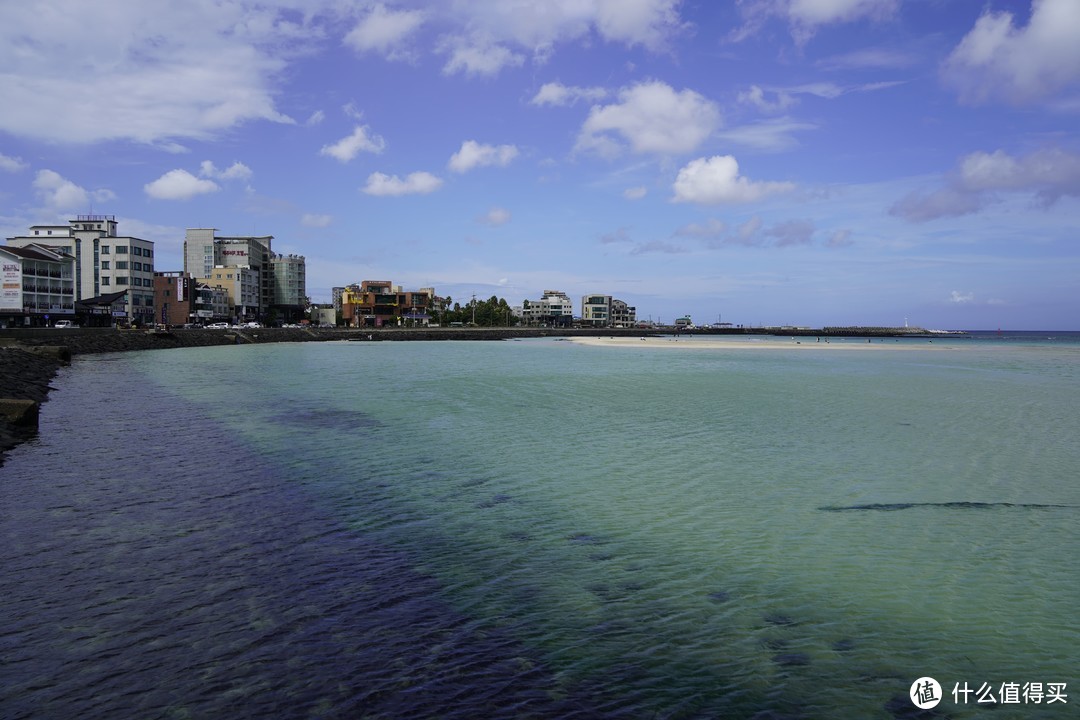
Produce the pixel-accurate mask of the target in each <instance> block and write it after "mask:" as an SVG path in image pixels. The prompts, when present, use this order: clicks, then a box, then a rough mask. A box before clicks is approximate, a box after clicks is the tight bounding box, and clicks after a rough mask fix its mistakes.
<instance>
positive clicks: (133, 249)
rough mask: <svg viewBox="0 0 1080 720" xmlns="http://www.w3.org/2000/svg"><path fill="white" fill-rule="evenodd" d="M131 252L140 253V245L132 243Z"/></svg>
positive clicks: (133, 253)
mask: <svg viewBox="0 0 1080 720" xmlns="http://www.w3.org/2000/svg"><path fill="white" fill-rule="evenodd" d="M131 254H132V255H142V248H141V247H137V246H135V245H132V246H131Z"/></svg>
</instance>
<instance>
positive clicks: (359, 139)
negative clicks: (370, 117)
mask: <svg viewBox="0 0 1080 720" xmlns="http://www.w3.org/2000/svg"><path fill="white" fill-rule="evenodd" d="M369 132H370V128H369V127H368V126H367V125H357V126H356V127H355V128H354V129H353V131H352V134H351V135H348V136H346V137H343V138H342V139H340V140H338V141H337V142H336V143H333V144H331V145H323V146H322V149H321V150H319V154H320V155H329V156H330V157H332V158H334V159H335V160H337V161H338V162H341V163H347V162H349V161H350V160H352V159H353V158H354V157H356V156H357V155H359V154H360V153H361V152H369V153H375V154H376V155H378V154H379V153H381V152H382V151H383V150H384V149H385V148H386V141H385V140H383V139H382V137H380V136H379V135H375V134H370V135H369Z"/></svg>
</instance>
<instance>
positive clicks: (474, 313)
mask: <svg viewBox="0 0 1080 720" xmlns="http://www.w3.org/2000/svg"><path fill="white" fill-rule="evenodd" d="M472 324H473V325H475V324H476V293H473V296H472Z"/></svg>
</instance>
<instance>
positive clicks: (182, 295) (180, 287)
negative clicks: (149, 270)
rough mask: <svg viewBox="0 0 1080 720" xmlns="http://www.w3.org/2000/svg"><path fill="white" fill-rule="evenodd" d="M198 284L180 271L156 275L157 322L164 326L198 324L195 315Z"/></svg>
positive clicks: (157, 273) (155, 304)
mask: <svg viewBox="0 0 1080 720" xmlns="http://www.w3.org/2000/svg"><path fill="white" fill-rule="evenodd" d="M197 296H198V293H197V284H196V283H195V281H194V280H192V279H191V278H190V277H189V276H188V274H187V273H184V272H179V271H169V272H155V273H154V307H155V308H157V318H156V319H157V322H159V323H162V324H163V325H184V324H186V323H194V322H198V320H197V319H196V314H195V300H196V298H197Z"/></svg>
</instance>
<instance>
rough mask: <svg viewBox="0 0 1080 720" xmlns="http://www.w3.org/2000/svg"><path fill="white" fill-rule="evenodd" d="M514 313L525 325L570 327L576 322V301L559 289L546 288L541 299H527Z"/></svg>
mask: <svg viewBox="0 0 1080 720" xmlns="http://www.w3.org/2000/svg"><path fill="white" fill-rule="evenodd" d="M514 313H515V314H516V315H518V316H519V317H520V318H521V321H522V323H524V324H525V325H551V326H553V327H569V326H570V325H571V324H573V322H574V303H573V301H572V300H570V296H569V295H567V294H566V293H564V292H561V291H559V290H545V291H544V296H543V297H542V298H540V299H539V300H526V301H524V302H523V303H522V304H521V306H520V307H517V308H514Z"/></svg>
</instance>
